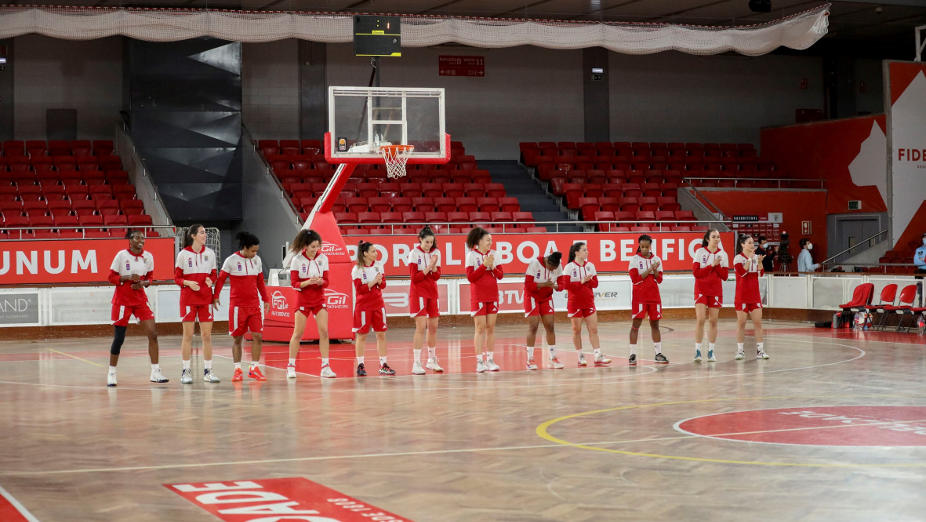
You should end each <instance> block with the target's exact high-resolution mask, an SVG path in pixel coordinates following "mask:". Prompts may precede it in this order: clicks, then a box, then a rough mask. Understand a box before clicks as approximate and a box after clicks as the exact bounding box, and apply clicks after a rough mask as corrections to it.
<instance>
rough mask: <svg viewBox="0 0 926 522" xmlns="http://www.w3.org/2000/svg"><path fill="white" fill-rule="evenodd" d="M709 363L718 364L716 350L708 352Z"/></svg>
mask: <svg viewBox="0 0 926 522" xmlns="http://www.w3.org/2000/svg"><path fill="white" fill-rule="evenodd" d="M707 362H717V358H716V357H714V350H708V351H707Z"/></svg>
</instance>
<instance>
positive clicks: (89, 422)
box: [0, 320, 926, 522]
mask: <svg viewBox="0 0 926 522" xmlns="http://www.w3.org/2000/svg"><path fill="white" fill-rule="evenodd" d="M664 327H665V328H664V334H663V336H664V339H663V343H664V346H665V349H664V351H665V353H666V354H667V355H668V357H669V359H670V360H671V364H669V365H668V366H666V367H656V366H654V365H652V364H651V362H644V364H642V365H641V366H639V367H637V368H629V367H628V366H627V360H626V355H627V353H626V347H627V332H628V324H627V323H626V322H618V323H608V324H603V325H602V336H601V337H602V340H603V344H604V350H605V352H606V353H608V354H609V355H611V357H612V358H613V359H614V362H613V363H612V366H611V367H608V368H594V367H590V368H581V369H580V368H577V367H576V364H575V363H576V357H575V354H574V353H573V352H572V349H571V347H568V346H567V343H568V341H569V337H568V333H569V332H568V325H567V324H565V323H558V324H557V328H558V331H559V333H560V342H559V344H560V346H561V347H562V348H568V349H566V350H562V351H563V352H565V355H564V356H563V359H564V362H566V364H567V368H566V369H565V370H552V369H543V370H541V371H537V372H528V371H525V370H523V364H524V351H523V336H522V335H523V332H522V328H521V327H515V326H503V327H501V328H500V331H499V333H498V338H499V340H498V348H497V356H496V360H497V361H498V362H499V364H500V365H501V366H502V371H501V372H498V373H494V374H482V375H477V374H475V373H473V372H472V368H473V366H474V364H473V361H474V359H473V355H472V350H471V346H472V330H471V329H468V328H447V329H444V330H441V332H440V339H441V342H440V345H439V349H438V350H439V355H440V358H441V362H442V363H443V364H444V366H445V367H446V368H447V369H448V372H447V373H446V374H444V375H433V374H429V375H426V376H412V375H409V369H410V359H411V334H412V332H411V330H408V329H396V330H392V331H390V332H389V334H388V336H389V345H390V347H389V353H390V358H389V361H390V364H391V365H392V366H393V367H395V368H396V369H397V370H398V371H399V375H398V376H396V377H380V376H378V375H376V373H375V371H371V372H370V373H371V376H369V377H366V378H363V379H360V378H354V377H352V376H350V372H351V370H352V367H353V361H352V356H351V354H352V351H351V350H352V348H351V347H350V346H349V345H341V346H335V347H334V348H333V358H334V362H333V367H334V369H335V371H337V372H338V373H339V378H338V379H334V380H326V381H322V380H320V379H319V378H317V377H314V375H313V374H317V370H318V362H317V356H316V351H317V350H316V347H315V346H312V345H305V346H304V347H303V350H302V353H301V355H300V363H299V370H300V373H301V375H299V378H298V380H296V381H295V382H287V380H286V379H285V371H283V370H282V369H278V368H283V367H284V366H285V358H286V356H285V347H284V346H282V345H272V346H268V347H267V348H268V349H267V351H266V352H265V353H266V354H267V361H268V362H269V364H270V365H271V368H268V369H267V370H266V372H265V373H266V374H267V376H268V380H267V382H264V383H260V384H255V383H249V382H244V383H234V384H233V383H232V382H231V379H230V377H231V373H232V362H231V359H230V358H229V355H230V339H229V338H228V337H226V336H224V335H223V336H219V337H218V338H217V340H216V342H217V353H218V354H220V356H218V357H216V363H215V364H216V369H217V371H218V373H219V375H220V377H222V379H223V381H222V382H221V383H220V384H214V385H207V384H205V383H203V382H201V381H200V380H197V381H196V382H194V384H193V385H185V386H182V385H181V384H180V383H179V374H180V360H179V359H180V358H179V350H178V348H179V339H178V338H176V337H163V338H162V339H161V346H162V359H161V366H162V368H163V369H164V371H165V373H166V374H167V376H168V377H170V378H171V382H170V383H169V384H166V385H156V384H151V383H149V382H148V381H147V377H148V361H147V356H146V351H145V341H144V340H143V339H141V338H130V339H129V340H128V341H127V342H126V347H125V348H124V349H123V354H124V355H123V357H122V360H121V361H120V366H119V386H118V388H115V389H108V388H106V387H105V379H106V364H107V363H106V361H107V355H108V346H109V339H104V338H91V339H66V340H54V341H47V342H46V341H34V342H29V341H15V342H13V341H0V397H2V400H0V433H2V434H3V438H2V444H0V488H2V489H0V493H4V492H5V493H4V497H5V498H6V500H7V501H8V502H10V501H12V502H18V503H19V504H20V505H21V506H22V510H24V511H27V512H29V513H31V515H32V516H34V518H35V519H38V520H67V521H73V520H81V521H84V520H192V521H195V520H204V521H205V520H216V518H215V517H214V516H213V515H212V514H210V513H209V512H207V511H206V510H204V509H203V508H201V507H199V506H198V505H196V504H194V503H193V502H191V501H189V500H187V499H186V498H184V497H183V496H181V495H179V494H178V493H177V492H176V491H175V490H173V489H171V488H168V487H165V485H170V484H181V483H183V484H188V483H193V484H203V483H215V482H226V483H231V482H234V481H245V480H256V479H273V478H284V477H290V478H302V479H307V480H309V481H312V482H314V483H318V484H321V485H323V486H326V487H328V488H331V489H333V490H336V491H337V492H340V494H342V495H344V496H345V497H351V498H354V499H358V500H360V501H363V502H365V503H368V504H370V505H373V506H376V507H377V508H380V509H382V510H386V511H388V512H391V513H394V514H396V515H399V516H401V517H405V518H407V519H411V520H418V521H427V520H471V521H485V520H589V521H591V520H595V521H601V520H666V521H669V520H698V521H703V520H712V521H715V520H737V521H743V520H775V521H784V520H801V521H805V520H820V521H828V522H829V521H835V520H839V521H845V520H860V521H861V520H864V521H872V520H924V519H926V494H924V484H926V408H924V406H926V385H924V374H926V344H924V343H926V338H924V337H923V336H920V335H916V334H882V333H871V332H862V333H856V332H852V331H838V332H834V331H831V330H816V329H813V328H809V327H807V325H805V324H799V323H769V324H767V327H768V328H769V332H768V339H767V343H766V348H767V351H768V353H769V354H770V355H771V359H769V360H767V361H756V360H755V359H753V358H752V357H747V359H746V360H744V361H734V360H733V355H734V351H735V342H734V330H735V324H734V323H733V322H730V321H723V322H722V324H721V341H720V342H719V344H718V358H719V362H717V363H713V364H709V363H701V364H695V363H693V362H692V360H691V358H692V355H693V353H692V352H693V348H692V342H691V338H692V333H691V332H692V327H693V325H692V323H691V321H681V320H673V321H665V324H664ZM641 340H642V342H641V344H640V354H641V355H642V356H643V357H644V359H651V358H652V345H651V343H650V342H649V332H648V331H647V330H646V329H644V330H643V331H642V333H641ZM751 341H752V340H751V338H749V339H748V340H747V346H749V347H750V348H747V354H751V353H752V348H751V346H752V345H751V344H750V343H751ZM543 352H545V350H543ZM544 359H546V357H544ZM367 361H368V366H369V367H370V369H371V370H375V366H376V356H375V351H374V344H373V343H368V352H367ZM547 362H548V361H546V360H544V364H546V363H547ZM273 366H276V367H277V368H274V367H273ZM194 367H195V368H197V370H198V371H197V372H196V375H199V374H200V373H199V368H201V361H196V362H195V365H194ZM845 406H853V407H859V406H867V407H870V408H867V409H864V410H859V409H858V408H856V410H852V409H851V408H849V409H840V407H845ZM887 406H902V407H913V408H907V409H903V408H884V407H887ZM775 409H795V410H793V411H797V412H801V411H804V412H805V413H806V415H805V416H804V417H802V419H801V420H802V421H805V422H808V423H809V424H789V422H790V421H792V420H793V419H795V418H796V415H797V414H794V413H793V412H792V413H788V414H783V413H780V412H766V413H760V414H758V417H756V414H746V416H745V417H744V418H741V417H740V416H737V415H731V416H719V417H717V418H716V419H708V421H700V420H693V421H688V422H683V421H686V419H693V418H696V417H702V416H708V415H714V414H721V413H727V412H749V411H752V410H775ZM846 411H865V412H866V415H867V417H866V418H865V419H864V420H865V423H864V424H863V425H861V426H859V424H858V423H859V422H861V421H859V420H858V419H857V418H851V415H847V414H845V413H844V412H846ZM807 412H810V413H807ZM821 412H822V413H821ZM840 412H842V413H843V417H840V416H838V415H837V413H840ZM898 412H901V413H898ZM903 412H906V413H903ZM828 414H829V415H830V416H829V417H828V418H826V419H825V422H824V421H819V422H818V421H816V420H814V419H821V418H824V417H827V415H828ZM750 415H751V417H750ZM904 415H906V416H904ZM917 416H919V417H918V418H917ZM757 418H758V419H760V420H759V421H758V422H757V421H756V419H757ZM750 419H752V420H750ZM782 419H784V420H782ZM695 425H700V426H701V428H699V429H701V431H700V432H698V431H697V430H695V431H692V430H693V429H694V428H691V426H695ZM795 426H797V427H795ZM865 426H868V428H866V427H865ZM872 426H874V427H872ZM738 438H740V439H742V440H738ZM3 500H4V498H0V501H3ZM3 513H4V512H3V510H2V508H0V519H4V520H7V519H9V518H4V516H3ZM256 518H259V517H258V516H257V515H255V516H253V517H250V518H248V517H245V518H234V520H253V519H256ZM227 519H228V520H232V519H233V518H227ZM304 519H305V520H310V519H311V518H310V517H307V518H304ZM345 519H346V518H345ZM262 520H276V519H273V518H266V519H262ZM281 520H282V519H281ZM286 520H290V519H286ZM300 520H301V519H300ZM324 520H329V519H327V518H326V519H324Z"/></svg>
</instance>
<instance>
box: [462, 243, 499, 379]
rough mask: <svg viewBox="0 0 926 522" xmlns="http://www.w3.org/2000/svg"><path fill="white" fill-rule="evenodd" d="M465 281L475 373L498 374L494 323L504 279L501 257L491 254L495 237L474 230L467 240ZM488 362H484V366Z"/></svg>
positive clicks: (494, 253)
mask: <svg viewBox="0 0 926 522" xmlns="http://www.w3.org/2000/svg"><path fill="white" fill-rule="evenodd" d="M466 248H468V249H469V253H468V254H466V279H467V280H468V281H469V283H470V309H471V312H470V315H472V316H473V323H474V324H475V327H476V332H475V335H474V336H473V342H474V345H475V350H476V373H482V372H484V371H486V370H488V371H490V372H497V371H498V370H499V366H498V365H497V364H495V321H496V319H497V318H498V281H499V279H501V278H502V277H503V276H504V272H503V271H502V267H501V266H500V265H499V263H498V253H497V252H495V251H494V250H492V234H490V233H489V231H488V230H486V229H484V228H482V227H474V228H473V229H472V230H470V231H469V234H467V236H466ZM483 358H485V362H483Z"/></svg>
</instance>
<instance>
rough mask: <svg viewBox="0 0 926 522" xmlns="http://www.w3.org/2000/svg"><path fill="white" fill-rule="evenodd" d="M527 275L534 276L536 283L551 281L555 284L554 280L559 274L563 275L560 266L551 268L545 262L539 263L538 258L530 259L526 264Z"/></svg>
mask: <svg viewBox="0 0 926 522" xmlns="http://www.w3.org/2000/svg"><path fill="white" fill-rule="evenodd" d="M527 275H529V276H531V277H533V278H534V282H535V283H537V284H540V283H553V284H556V280H557V279H559V276H561V275H563V269H562V267H556V268H555V269H553V270H550V269H548V268H547V265H546V263H541V262H540V260H539V259H537V258H534V259H531V262H530V263H528V265H527Z"/></svg>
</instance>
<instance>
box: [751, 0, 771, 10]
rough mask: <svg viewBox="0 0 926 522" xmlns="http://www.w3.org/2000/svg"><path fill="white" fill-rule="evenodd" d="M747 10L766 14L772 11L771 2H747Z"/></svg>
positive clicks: (758, 0) (753, 0) (769, 0)
mask: <svg viewBox="0 0 926 522" xmlns="http://www.w3.org/2000/svg"><path fill="white" fill-rule="evenodd" d="M749 10H750V11H753V12H755V13H768V12H770V11H771V10H772V0H749Z"/></svg>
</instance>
